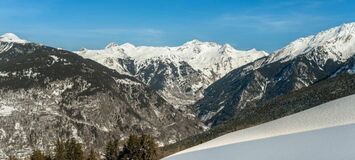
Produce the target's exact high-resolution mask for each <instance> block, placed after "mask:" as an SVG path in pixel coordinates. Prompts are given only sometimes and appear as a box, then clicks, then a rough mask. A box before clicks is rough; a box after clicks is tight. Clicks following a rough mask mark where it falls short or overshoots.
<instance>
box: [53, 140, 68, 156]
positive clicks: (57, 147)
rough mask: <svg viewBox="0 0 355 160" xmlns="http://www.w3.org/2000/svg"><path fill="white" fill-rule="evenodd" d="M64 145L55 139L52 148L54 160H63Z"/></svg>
mask: <svg viewBox="0 0 355 160" xmlns="http://www.w3.org/2000/svg"><path fill="white" fill-rule="evenodd" d="M65 154H66V153H65V146H64V143H63V142H62V141H61V140H59V139H58V140H57V143H56V145H55V149H54V160H65Z"/></svg>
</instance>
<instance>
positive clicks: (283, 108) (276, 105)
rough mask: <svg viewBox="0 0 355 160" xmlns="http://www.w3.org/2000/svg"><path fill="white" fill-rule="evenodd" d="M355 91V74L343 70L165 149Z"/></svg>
mask: <svg viewBox="0 0 355 160" xmlns="http://www.w3.org/2000/svg"><path fill="white" fill-rule="evenodd" d="M353 94H355V75H354V74H348V73H346V74H340V73H339V75H338V76H336V77H333V78H329V79H325V80H322V81H320V82H317V83H316V84H314V85H311V86H309V87H304V88H302V89H299V90H297V91H294V92H291V93H289V94H286V95H282V96H278V97H275V98H272V99H270V100H267V101H260V102H259V103H257V104H253V105H250V106H248V107H246V108H245V109H243V110H241V111H240V112H238V113H236V115H235V116H234V117H233V118H231V119H230V120H228V121H226V122H224V123H222V124H220V125H218V126H216V127H213V128H211V129H210V130H208V131H206V132H203V133H201V134H199V135H195V136H192V137H189V138H187V139H184V140H182V141H179V142H177V143H175V144H172V145H169V146H166V147H164V153H165V155H170V154H173V153H176V152H178V151H181V150H183V149H187V148H190V147H193V146H196V145H198V144H201V143H204V142H207V141H209V140H211V139H214V138H216V137H219V136H222V135H225V134H228V133H230V132H234V131H238V130H241V129H245V128H248V127H253V126H256V125H259V124H262V123H266V122H269V121H272V120H275V119H278V118H282V117H285V116H288V115H292V114H294V113H298V112H300V111H303V110H306V109H309V108H312V107H315V106H317V105H320V104H323V103H326V102H329V101H332V100H335V99H338V98H342V97H345V96H349V95H353Z"/></svg>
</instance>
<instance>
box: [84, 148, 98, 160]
mask: <svg viewBox="0 0 355 160" xmlns="http://www.w3.org/2000/svg"><path fill="white" fill-rule="evenodd" d="M97 157H98V156H97V154H96V153H95V151H94V150H93V149H91V150H90V152H89V155H88V158H87V159H86V160H98V158H97Z"/></svg>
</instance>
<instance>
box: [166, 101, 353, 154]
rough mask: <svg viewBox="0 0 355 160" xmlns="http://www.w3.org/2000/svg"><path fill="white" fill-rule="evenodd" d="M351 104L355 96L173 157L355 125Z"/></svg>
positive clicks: (202, 145)
mask: <svg viewBox="0 0 355 160" xmlns="http://www.w3.org/2000/svg"><path fill="white" fill-rule="evenodd" d="M354 104H355V95H351V96H348V97H344V98H340V99H337V100H334V101H331V102H328V103H325V104H322V105H319V106H317V107H314V108H311V109H308V110H305V111H302V112H299V113H296V114H293V115H290V116H287V117H284V118H280V119H277V120H274V121H271V122H268V123H264V124H261V125H258V126H255V127H251V128H247V129H244V130H240V131H236V132H232V133H229V134H226V135H223V136H221V137H218V138H216V139H213V140H211V141H208V142H206V143H203V144H200V145H198V146H195V147H192V148H189V149H187V150H184V151H182V152H179V153H177V154H176V155H179V154H184V153H189V152H194V151H199V150H204V149H210V148H215V147H219V146H226V145H229V144H237V143H241V142H247V141H253V140H258V139H265V138H270V137H276V136H282V135H289V134H294V133H301V132H306V131H313V130H318V129H324V128H330V127H336V126H342V125H348V124H354V123H355V105H354ZM172 157H173V156H172ZM168 159H169V158H168Z"/></svg>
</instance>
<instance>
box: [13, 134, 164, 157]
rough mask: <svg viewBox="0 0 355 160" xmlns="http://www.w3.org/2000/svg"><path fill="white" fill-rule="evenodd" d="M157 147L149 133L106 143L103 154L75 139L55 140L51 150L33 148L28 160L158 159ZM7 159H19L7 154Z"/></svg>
mask: <svg viewBox="0 0 355 160" xmlns="http://www.w3.org/2000/svg"><path fill="white" fill-rule="evenodd" d="M158 151H159V149H158V146H157V145H156V143H155V141H154V139H153V138H152V137H151V136H149V135H144V134H142V135H140V136H137V135H131V136H130V137H129V138H128V140H127V141H126V143H125V144H124V145H123V146H121V145H120V144H119V141H118V140H113V141H109V142H108V143H107V144H106V147H105V151H104V153H103V155H100V154H99V152H98V151H96V150H95V149H90V150H87V151H84V149H83V146H82V145H81V144H80V143H78V142H77V141H76V140H75V139H70V140H67V141H65V142H64V141H61V140H57V142H56V144H55V147H54V150H53V151H46V152H44V151H42V150H34V151H33V152H32V154H31V155H30V156H29V157H28V158H27V159H28V160H101V159H103V160H158V157H159V155H158V154H159V152H158ZM8 160H19V159H18V158H16V157H15V156H9V158H8Z"/></svg>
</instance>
